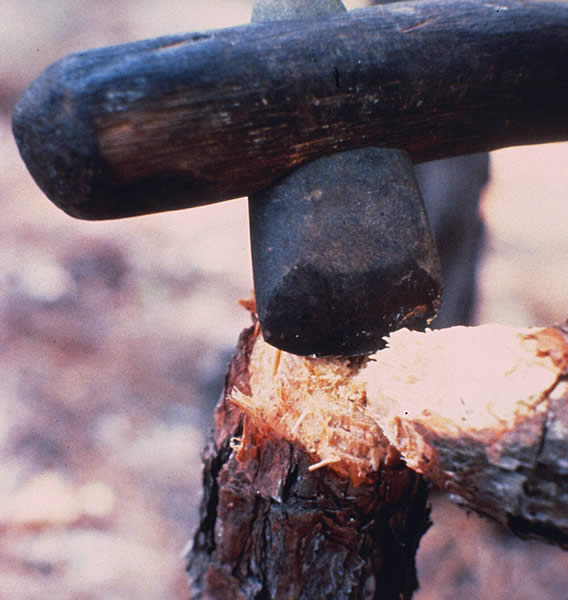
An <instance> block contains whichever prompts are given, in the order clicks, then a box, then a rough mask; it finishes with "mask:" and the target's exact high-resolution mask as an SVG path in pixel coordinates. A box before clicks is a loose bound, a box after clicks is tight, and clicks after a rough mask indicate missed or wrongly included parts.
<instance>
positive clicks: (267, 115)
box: [13, 0, 568, 219]
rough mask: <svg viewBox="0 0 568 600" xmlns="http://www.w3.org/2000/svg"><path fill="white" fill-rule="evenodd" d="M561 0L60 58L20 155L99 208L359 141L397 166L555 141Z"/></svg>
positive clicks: (357, 14) (100, 215)
mask: <svg viewBox="0 0 568 600" xmlns="http://www.w3.org/2000/svg"><path fill="white" fill-rule="evenodd" d="M567 57H568V4H566V3H553V2H549V3H547V2H540V1H523V2H519V1H515V0H500V1H499V2H483V3H481V2H479V0H445V1H442V0H426V1H421V2H408V3H401V2H397V3H395V4H390V5H385V6H375V7H372V8H368V9H361V10H357V11H352V12H351V13H347V14H345V15H337V16H332V17H330V18H329V19H323V20H322V19H320V20H316V19H307V20H295V21H286V22H274V23H266V24H254V25H247V26H241V27H234V28H230V29H223V30H218V31H209V32H205V33H190V34H185V35H177V36H170V37H165V38H159V39H156V40H150V41H143V42H136V43H131V44H125V45H122V46H115V47H111V48H105V49H98V50H92V51H88V52H82V53H79V54H73V55H70V56H68V57H67V58H64V59H63V60H61V61H59V62H58V63H56V64H54V65H53V66H51V67H50V68H49V69H47V71H45V72H44V73H43V74H42V75H41V76H40V77H39V78H38V79H37V80H36V81H35V82H34V83H33V84H32V85H31V86H30V87H29V88H28V90H27V91H26V92H25V93H24V95H23V97H22V99H21V100H20V102H19V103H18V105H17V106H16V108H15V111H14V118H13V128H14V133H15V137H16V140H17V142H18V146H19V149H20V152H21V154H22V157H23V158H24V160H25V162H26V164H27V166H28V168H29V170H30V172H31V173H32V175H33V177H34V178H35V180H36V181H37V183H38V184H39V186H40V187H41V188H42V189H43V191H44V192H45V193H46V194H47V195H48V196H49V197H50V198H51V199H52V200H53V201H54V202H55V203H56V204H58V205H59V206H60V207H61V208H62V209H63V210H65V211H66V212H68V213H69V214H71V215H74V216H76V217H81V218H86V219H111V218H118V217H125V216H131V215H136V214H143V213H151V212H158V211H164V210H172V209H178V208H186V207H191V206H196V205H200V204H206V203H210V202H217V201H220V200H226V199H230V198H236V197H239V196H244V195H248V194H251V193H253V192H255V191H258V190H261V189H263V188H266V187H267V186H268V185H270V184H271V183H273V182H274V181H275V180H277V179H278V178H280V177H282V176H283V175H284V174H286V173H287V172H289V171H290V170H291V169H293V168H294V167H296V166H298V165H300V164H302V163H304V162H306V161H309V160H313V159H315V158H317V157H320V156H322V155H325V154H330V153H333V152H336V151H342V150H348V149H353V148H358V147H365V146H379V147H394V148H400V149H404V150H407V151H408V152H409V153H410V154H411V156H412V158H413V160H414V161H416V162H420V161H426V160H432V159H437V158H443V157H449V156H455V155H459V154H467V153H472V152H478V151H485V150H491V149H495V148H500V147H505V146H511V145H517V144H526V143H540V142H551V141H559V140H566V139H568V110H567V109H566V107H567V106H568V62H567Z"/></svg>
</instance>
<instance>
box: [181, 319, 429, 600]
mask: <svg viewBox="0 0 568 600" xmlns="http://www.w3.org/2000/svg"><path fill="white" fill-rule="evenodd" d="M258 339H259V338H256V337H255V331H254V329H253V328H251V329H250V330H249V331H247V332H245V333H244V334H243V336H242V337H241V341H240V344H239V349H238V351H237V354H236V356H235V358H234V360H233V363H232V366H231V369H230V372H229V374H228V376H227V381H226V387H225V392H224V394H223V397H222V399H221V401H220V403H219V406H218V407H217V412H216V430H215V435H214V438H213V439H212V440H211V442H210V444H209V445H208V447H207V449H206V451H205V469H204V498H203V502H202V505H201V514H200V517H201V520H200V525H199V529H198V531H197V533H196V534H195V537H194V542H193V547H192V549H191V551H190V552H189V554H188V575H189V581H190V590H191V597H192V598H194V599H207V600H226V599H227V598H234V599H235V600H253V599H258V598H271V599H274V600H280V599H282V600H291V599H294V600H313V599H315V598H330V599H331V598H333V600H371V599H377V600H378V599H381V600H402V599H409V598H410V597H411V596H412V593H413V591H414V589H415V588H416V586H417V581H416V570H415V561H414V556H415V553H416V548H417V546H418V542H419V540H420V538H421V536H422V535H423V533H424V532H425V530H426V529H427V527H428V524H429V519H428V517H429V509H428V507H427V504H426V500H427V494H426V484H425V482H424V480H423V479H422V477H421V476H420V475H418V474H417V473H415V472H414V471H412V470H411V469H409V468H408V467H406V466H405V465H404V464H403V463H402V461H401V460H400V455H399V454H398V453H396V452H395V451H392V450H391V451H389V452H387V453H384V452H383V450H386V448H381V449H379V450H377V452H376V459H377V462H375V463H373V464H374V468H375V471H374V473H370V472H369V471H367V473H366V476H365V478H364V480H363V479H361V478H358V481H357V483H358V485H354V481H353V480H352V478H351V476H350V475H349V474H347V473H346V472H343V471H342V470H341V469H339V470H337V469H336V470H334V469H332V468H331V466H332V465H331V464H330V463H331V462H333V460H331V461H330V460H329V459H328V460H327V461H324V463H325V462H326V463H327V464H324V463H322V462H320V463H317V462H316V461H315V460H314V457H313V456H312V455H311V454H310V453H309V452H308V451H307V450H306V449H305V448H303V447H302V446H301V445H300V444H299V443H297V442H295V441H293V440H288V439H286V438H285V437H282V436H280V435H278V434H277V433H276V432H275V431H274V430H272V429H270V428H269V427H267V426H266V425H265V424H263V423H262V422H261V421H259V420H253V419H252V418H251V417H250V416H248V415H247V414H246V413H244V412H243V411H242V410H240V409H239V408H238V407H237V406H236V405H235V404H234V402H233V401H232V400H231V398H232V397H237V396H238V397H242V398H248V397H250V396H251V394H252V393H253V392H252V390H251V385H252V382H251V381H250V374H249V369H250V370H251V371H254V370H255V369H257V368H259V367H260V365H258V364H256V360H257V359H256V358H254V356H253V355H252V354H251V352H253V353H254V350H253V346H256V345H257V343H256V342H257V341H258ZM284 366H285V365H279V364H278V353H276V354H273V355H271V357H270V361H269V363H264V362H263V364H262V368H263V369H268V371H267V373H266V375H267V376H272V374H273V373H276V374H278V373H279V372H280V368H281V367H284ZM336 366H337V368H338V374H339V376H340V377H345V376H349V375H350V374H351V375H352V374H353V373H354V372H356V370H357V367H358V364H352V365H349V364H343V365H340V364H337V365H336ZM323 382H324V379H323V378H317V377H316V379H315V380H314V384H315V385H316V386H319V385H321V384H323ZM329 384H330V385H331V386H332V387H334V384H333V381H332V380H331V379H330V380H329ZM326 389H327V390H328V391H330V389H329V388H326ZM313 391H314V392H315V390H313ZM304 419H307V421H306V422H307V423H309V422H310V417H309V416H308V415H306V416H305V417H304ZM355 420H356V421H357V418H356V419H355ZM357 426H358V427H359V429H358V430H357V431H358V432H359V433H363V432H366V431H370V430H373V429H374V431H375V434H376V435H377V436H378V437H379V438H380V432H379V431H378V430H377V428H376V426H374V424H373V423H372V421H368V420H367V421H365V419H363V421H362V422H359V423H358V424H357ZM303 427H304V426H303V425H302V422H301V421H298V422H297V423H296V428H297V430H298V431H301V430H302V429H303ZM335 427H336V428H337V429H339V428H340V424H339V423H336V424H335ZM364 439H365V435H363V444H364V443H365V441H364ZM364 452H365V451H363V454H364ZM358 472H359V470H358V468H357V467H355V468H354V470H353V471H352V474H355V475H356V474H357V473H358ZM356 479H357V476H356Z"/></svg>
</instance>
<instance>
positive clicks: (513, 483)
mask: <svg viewBox="0 0 568 600" xmlns="http://www.w3.org/2000/svg"><path fill="white" fill-rule="evenodd" d="M279 352H280V351H278V350H276V349H275V348H273V347H271V346H269V345H268V344H266V343H265V342H264V340H263V339H262V336H260V335H254V329H253V328H251V329H250V330H248V332H247V333H245V334H243V336H242V338H241V342H240V346H239V351H238V352H237V354H236V356H235V359H234V360H233V364H232V366H231V370H230V372H229V374H228V376H227V381H226V390H225V393H224V395H223V398H222V400H221V402H220V404H219V406H218V409H217V414H216V434H215V440H213V441H212V442H211V444H210V446H209V447H208V450H207V452H206V469H205V475H204V481H205V498H204V502H203V505H202V520H201V525H200V528H199V530H198V532H197V534H196V536H195V539H194V546H193V550H192V552H191V553H190V555H189V566H188V572H189V575H190V581H191V585H192V591H193V594H194V596H193V597H195V598H206V597H207V598H221V597H225V596H223V594H229V593H230V594H233V595H235V597H237V598H255V597H261V595H262V594H260V596H259V595H256V594H259V593H260V592H261V591H263V593H266V594H268V595H267V596H266V597H271V598H310V597H334V598H353V599H355V598H361V599H363V598H379V597H381V598H393V599H395V598H397V599H398V598H410V597H411V595H412V592H413V590H414V589H415V587H416V585H417V582H416V575H415V569H414V554H415V551H416V548H417V546H418V543H419V540H420V537H421V536H422V534H423V533H424V532H425V530H426V529H427V527H428V524H429V520H428V515H429V513H428V508H427V504H426V500H427V498H426V486H425V480H424V479H423V477H424V478H425V479H426V480H428V481H430V482H432V483H433V484H435V485H436V486H437V487H439V488H440V489H441V490H442V491H443V492H446V493H448V494H449V495H450V497H451V498H452V499H453V500H454V501H456V502H458V503H459V504H460V505H462V506H464V507H465V508H467V509H470V510H474V511H476V512H478V513H481V514H484V515H487V516H490V517H492V518H493V519H496V520H497V521H499V522H500V523H502V524H504V525H505V526H506V527H508V528H509V529H510V530H512V531H513V532H515V533H517V534H518V535H521V536H523V537H536V538H539V539H541V540H544V541H547V542H551V543H554V544H557V545H559V546H561V547H564V548H568V460H567V459H566V457H567V456H568V377H567V369H568V336H567V335H566V333H565V332H564V330H562V329H561V328H556V327H547V328H530V329H515V328H510V327H505V326H500V325H485V326H480V327H469V328H466V327H453V328H449V329H446V330H439V331H432V332H426V333H420V332H410V331H408V330H401V331H398V332H395V333H393V334H391V336H390V337H389V338H388V346H387V348H385V349H384V350H382V351H380V352H377V353H375V354H374V355H371V356H370V357H367V358H359V359H353V358H351V359H347V358H330V357H327V358H311V357H299V356H295V355H292V354H288V353H286V352H281V353H280V354H278V355H277V353H279ZM275 364H277V365H278V368H277V369H275V368H274V365H275ZM245 425H246V427H245ZM234 437H239V438H240V439H241V440H242V444H241V447H240V448H239V449H238V452H235V451H233V450H232V448H231V444H230V440H231V439H232V438H234ZM419 474H420V475H419ZM340 572H341V577H340V576H339V575H338V573H340ZM326 593H327V594H328V595H327V596H326V595H325V594H326ZM322 594H323V595H322Z"/></svg>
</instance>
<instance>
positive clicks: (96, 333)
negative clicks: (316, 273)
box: [0, 0, 568, 600]
mask: <svg viewBox="0 0 568 600" xmlns="http://www.w3.org/2000/svg"><path fill="white" fill-rule="evenodd" d="M346 4H347V5H348V6H349V7H350V8H353V7H355V6H356V5H362V4H363V2H358V3H355V2H346ZM0 15H1V19H0V29H1V35H0V57H1V60H0V132H1V135H0V165H1V168H0V209H1V214H2V219H1V220H0V536H1V537H0V598H10V599H14V600H24V599H25V600H28V599H35V598H45V597H52V598H58V599H59V600H66V599H83V600H88V599H103V598H104V599H114V598H116V599H122V598H140V599H148V600H150V599H151V600H154V599H161V598H179V599H182V598H186V597H187V589H186V584H185V575H184V563H183V560H182V559H181V558H180V552H181V550H182V548H183V546H184V544H185V543H186V542H187V541H188V540H189V539H190V537H191V535H192V533H193V528H194V526H195V524H196V519H197V506H198V503H199V499H200V488H201V485H200V483H201V482H200V473H201V464H200V456H199V455H200V451H201V448H202V446H203V444H204V439H205V436H206V433H207V430H208V428H209V426H210V423H211V415H212V410H213V405H214V403H215V401H216V399H217V396H218V394H219V392H220V390H221V387H222V380H223V375H224V370H225V367H226V364H227V361H228V360H229V357H230V354H231V351H232V348H233V347H234V345H235V341H236V338H237V335H238V333H239V331H240V330H241V329H242V327H243V326H245V325H246V324H247V323H248V316H247V315H246V314H245V312H244V311H243V310H242V309H241V308H239V307H238V305H237V299H239V298H244V297H248V296H249V293H250V289H251V287H252V283H251V281H252V278H251V267H250V258H249V245H248V223H247V216H246V205H245V203H244V201H242V200H237V201H231V202H227V203H224V204H222V205H216V206H211V207H204V208H199V209H193V210H191V211H182V212H176V213H170V214H164V215H154V216H149V217H139V218H136V219H128V220H124V221H120V222H105V223H86V222H80V221H77V220H73V219H71V218H70V217H67V216H66V215H64V214H63V213H61V212H60V211H59V210H58V209H56V208H55V207H54V206H52V205H51V204H50V203H49V202H48V200H47V199H46V198H45V197H44V196H43V195H42V193H41V192H40V191H39V190H38V189H37V188H36V186H35V184H34V183H33V181H32V180H31V178H30V177H29V175H28V174H27V172H26V170H25V168H24V166H23V164H22V162H21V161H20V159H19V156H18V154H17V150H16V147H15V144H14V142H13V140H12V137H11V131H10V112H11V109H12V106H13V104H14V102H15V101H16V100H17V97H18V96H19V94H20V93H21V92H22V91H23V89H24V87H25V86H26V85H27V84H28V83H30V82H31V81H32V80H33V79H34V78H35V77H36V76H37V75H38V74H39V73H40V71H41V70H43V69H44V68H45V67H46V66H48V64H50V63H51V62H53V61H54V60H56V59H57V58H59V57H61V56H63V55H65V54H67V53H69V52H72V51H75V50H81V49H85V48H89V47H93V46H102V45H107V44H111V43H119V42H124V41H129V40H133V39H139V38H144V37H153V36H157V35H160V34H165V33H173V32H179V31H190V30H196V29H204V28H213V27H220V26H228V25H233V24H238V23H245V22H247V21H248V20H249V17H250V4H249V2H247V1H244V0H224V1H217V2H214V3H213V2H204V1H203V2H198V1H194V2H188V1H187V0H165V1H162V2H155V1H154V0H136V1H135V0H112V1H110V0H99V1H98V2H96V3H93V2H88V1H87V0H51V1H50V2H39V1H37V0H19V1H18V2H16V1H14V0H0ZM567 164H568V145H567V144H555V145H550V146H545V147H542V146H541V147H533V148H518V149H511V150H506V151H500V152H497V153H495V154H494V155H493V156H492V183H491V185H490V187H489V189H488V190H487V192H486V194H485V197H484V200H483V206H482V210H483V214H484V216H485V218H486V221H487V226H488V236H487V245H486V250H485V253H484V257H483V261H482V265H481V269H480V277H479V286H480V305H479V309H478V317H477V320H478V321H479V322H488V321H498V322H503V323H511V324H516V325H528V324H545V323H546V324H550V323H553V322H557V321H562V320H564V319H565V318H566V317H567V316H568V307H567V306H566V300H567V299H568V276H567V275H568V273H567V268H568V236H567V235H566V222H567V218H568V203H567V202H566V195H567V194H566V189H567V188H568V168H567V166H566V165H567ZM434 521H435V525H434V527H433V528H432V529H431V530H430V532H429V533H428V534H427V535H426V537H425V538H424V541H423V543H422V546H421V549H420V552H419V568H420V579H421V583H422V589H421V591H420V592H419V593H418V594H417V596H416V597H417V598H418V600H430V599H432V600H433V599H440V598H455V597H468V598H493V599H500V598H511V597H514V598H516V599H519V600H523V599H527V600H528V599H534V598H550V599H556V598H558V599H560V598H566V590H567V589H568V555H567V554H565V553H562V552H560V551H558V550H556V549H553V548H549V547H547V546H543V545H539V544H536V543H527V542H521V541H518V540H515V539H512V538H510V537H509V536H507V535H505V534H504V533H503V532H501V531H500V530H499V529H497V528H496V527H494V526H492V525H491V524H489V523H487V522H485V521H482V520H480V519H478V518H477V517H474V516H470V517H469V518H468V517H467V516H466V515H464V514H463V513H462V512H461V511H459V510H458V509H456V508H454V507H452V506H450V505H449V504H448V503H447V502H444V501H439V500H435V506H434Z"/></svg>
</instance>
